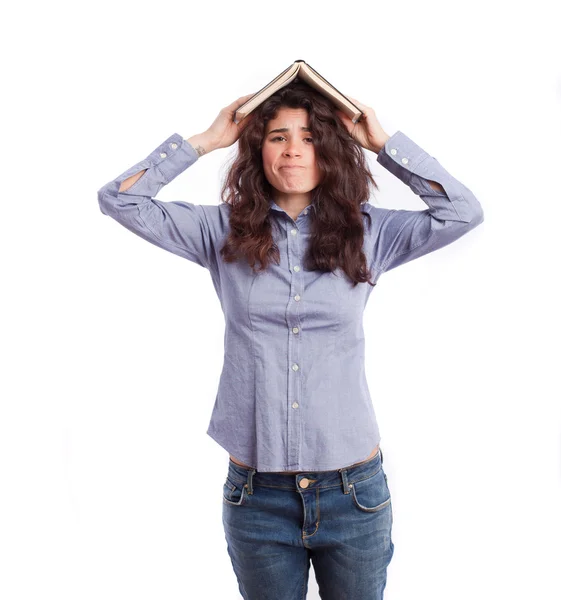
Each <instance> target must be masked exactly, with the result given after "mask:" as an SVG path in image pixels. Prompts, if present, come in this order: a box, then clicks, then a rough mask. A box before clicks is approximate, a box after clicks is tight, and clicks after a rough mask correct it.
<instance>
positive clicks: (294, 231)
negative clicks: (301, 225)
mask: <svg viewBox="0 0 561 600" xmlns="http://www.w3.org/2000/svg"><path fill="white" fill-rule="evenodd" d="M290 233H291V234H292V235H296V234H297V233H298V229H291V230H290Z"/></svg>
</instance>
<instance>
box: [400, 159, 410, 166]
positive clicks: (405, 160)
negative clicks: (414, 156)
mask: <svg viewBox="0 0 561 600" xmlns="http://www.w3.org/2000/svg"><path fill="white" fill-rule="evenodd" d="M401 162H402V163H403V164H404V165H406V164H407V163H408V162H409V159H408V158H402V159H401Z"/></svg>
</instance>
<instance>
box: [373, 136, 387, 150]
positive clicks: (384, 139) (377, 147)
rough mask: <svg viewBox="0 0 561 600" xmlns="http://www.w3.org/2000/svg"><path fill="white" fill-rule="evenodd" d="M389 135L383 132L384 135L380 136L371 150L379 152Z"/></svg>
mask: <svg viewBox="0 0 561 600" xmlns="http://www.w3.org/2000/svg"><path fill="white" fill-rule="evenodd" d="M390 137H391V135H388V134H387V133H386V134H384V137H382V139H381V140H380V141H379V142H378V143H377V144H376V145H375V146H374V148H373V152H376V154H379V153H380V150H381V149H382V148H383V147H384V146H385V145H386V142H387V141H388V140H389V139H390Z"/></svg>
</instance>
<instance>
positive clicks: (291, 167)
mask: <svg viewBox="0 0 561 600" xmlns="http://www.w3.org/2000/svg"><path fill="white" fill-rule="evenodd" d="M303 168H304V167H298V166H296V165H295V166H290V167H281V169H303Z"/></svg>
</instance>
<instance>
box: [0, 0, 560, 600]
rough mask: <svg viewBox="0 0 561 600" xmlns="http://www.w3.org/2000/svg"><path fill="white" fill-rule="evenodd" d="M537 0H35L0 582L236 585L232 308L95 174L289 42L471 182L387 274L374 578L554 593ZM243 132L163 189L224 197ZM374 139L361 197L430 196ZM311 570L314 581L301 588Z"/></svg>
mask: <svg viewBox="0 0 561 600" xmlns="http://www.w3.org/2000/svg"><path fill="white" fill-rule="evenodd" d="M553 8H554V3H552V2H545V1H535V2H532V3H529V4H527V3H511V2H489V1H485V2H481V1H477V2H470V3H468V4H464V5H460V4H458V3H445V2H435V1H434V0H428V1H427V2H422V3H419V2H413V1H403V0H402V1H401V2H392V3H389V2H372V1H371V0H369V1H368V2H366V1H358V2H354V3H347V4H345V3H343V4H332V5H329V4H326V3H325V2H306V3H294V4H292V3H281V4H279V3H270V4H269V3H263V2H244V3H241V4H236V3H227V4H226V3H224V4H220V3H217V2H205V3H196V4H191V3H187V2H159V3H157V4H156V3H154V2H150V3H148V2H121V1H112V2H98V3H95V4H87V5H79V4H76V3H70V2H60V1H55V2H49V3H41V4H40V3H38V2H31V3H27V4H25V5H19V7H18V8H17V9H14V8H11V9H10V11H11V12H9V11H5V13H4V14H5V17H6V18H4V19H3V30H4V31H3V36H2V42H1V44H2V50H3V52H2V56H3V57H4V60H3V69H2V71H3V77H2V79H3V84H4V86H3V88H4V92H3V94H2V103H3V105H4V107H3V110H2V111H1V115H2V117H1V118H2V132H3V136H2V137H3V144H2V153H3V155H4V156H3V160H2V165H3V169H2V182H3V188H4V189H3V194H2V196H3V197H2V234H1V236H0V239H1V244H2V259H3V260H2V279H3V289H4V291H3V293H2V312H1V314H2V335H1V339H2V354H3V357H2V375H1V386H2V389H1V407H0V409H1V414H0V564H1V565H2V568H1V570H2V576H1V578H0V596H1V597H2V598H3V599H4V600H20V599H25V600H28V599H29V600H31V599H33V600H36V599H39V598H41V599H42V598H47V597H52V598H57V599H58V600H67V599H68V600H70V599H72V600H75V599H80V600H99V599H102V598H103V600H117V599H118V600H124V599H128V598H130V599H133V598H134V599H135V600H141V599H156V598H157V599H162V598H165V599H166V600H175V599H180V598H195V597H197V598H232V599H237V598H240V597H241V596H240V595H239V592H238V589H237V581H236V579H235V575H234V573H233V570H232V566H231V563H230V559H229V557H228V554H227V550H226V542H225V538H224V533H223V529H222V522H221V511H222V499H221V493H222V484H223V482H224V478H225V475H226V470H227V464H228V456H227V452H226V451H225V450H224V449H223V448H221V447H220V446H219V445H218V444H216V442H214V441H213V440H212V439H211V438H210V437H209V436H207V435H206V428H207V426H208V422H209V419H210V415H211V410H212V407H213V403H214V399H215V395H216V390H217V385H218V379H219V376H220V372H221V368H222V358H223V333H224V318H223V315H222V312H221V308H220V303H219V301H218V298H217V296H216V294H215V291H214V288H213V286H212V282H211V279H210V275H209V273H208V272H207V271H206V270H205V269H203V268H201V267H200V266H198V265H196V264H194V263H190V262H188V261H186V260H184V259H182V258H179V257H178V256H175V255H173V254H170V253H168V252H166V251H164V250H162V249H160V248H157V247H155V246H152V245H151V244H149V243H147V242H145V241H144V240H142V239H141V238H138V237H136V236H134V235H133V234H131V233H130V232H128V231H127V230H125V229H124V228H122V227H121V226H119V225H118V224H117V223H116V222H114V221H113V220H112V219H110V218H109V217H107V216H104V215H103V214H102V213H101V212H100V210H99V206H98V200H97V196H96V191H97V190H98V189H99V188H100V187H101V186H102V185H104V184H105V183H107V182H108V181H110V180H112V179H113V178H115V177H116V176H117V175H118V174H119V173H121V172H123V171H124V170H125V169H127V168H128V167H129V166H132V165H133V164H135V163H136V162H138V161H140V160H142V159H143V158H145V156H146V155H147V154H148V153H149V152H151V151H152V150H153V149H154V148H156V147H157V146H158V144H160V143H161V142H162V141H164V140H165V139H166V138H167V137H168V136H169V135H171V134H172V133H175V132H177V133H180V134H181V135H182V136H183V137H186V138H187V137H190V136H191V135H194V134H195V133H200V132H202V131H204V130H205V129H206V128H208V127H209V126H210V124H211V123H212V121H213V120H214V118H215V117H216V116H217V114H218V112H219V110H220V109H221V108H222V107H223V106H226V105H227V104H230V103H231V102H232V101H233V100H235V99H236V98H238V97H239V96H242V95H245V94H249V93H252V92H254V91H257V90H258V89H260V88H261V87H263V86H264V85H265V84H266V83H268V82H269V81H270V80H271V79H272V78H273V77H275V76H276V75H277V74H278V73H280V72H281V71H282V70H283V69H285V68H286V67H288V66H289V65H290V64H291V63H292V62H293V61H294V60H296V59H304V60H306V61H307V62H308V63H309V64H311V65H312V66H313V67H314V68H315V69H316V70H318V71H319V72H320V73H321V74H322V75H323V76H324V77H326V79H327V80H328V81H330V82H331V83H333V84H334V85H335V86H336V87H337V88H338V89H339V90H341V91H342V92H343V93H346V94H348V95H350V96H353V97H354V98H356V99H358V100H359V101H360V102H362V103H364V104H366V105H368V106H371V107H373V108H374V109H375V111H376V114H377V116H378V119H379V120H380V122H381V124H382V126H383V127H384V129H385V131H386V132H387V133H388V134H390V135H393V134H394V133H395V132H396V131H398V130H401V131H403V132H404V133H405V134H407V135H408V136H409V137H411V138H412V139H413V140H414V141H415V142H416V143H418V144H419V145H420V146H421V147H422V148H423V149H425V150H426V151H427V152H429V153H430V154H431V155H432V156H434V157H436V158H437V159H438V160H439V162H440V163H441V164H442V165H443V166H444V167H445V168H446V169H447V170H448V171H449V172H450V173H451V174H452V175H454V177H456V178H457V179H459V180H460V181H461V182H463V183H464V184H465V185H466V186H467V187H469V188H470V189H471V190H472V191H473V192H474V193H475V194H476V196H477V198H478V199H479V201H480V202H481V204H482V206H483V209H484V212H485V221H484V223H483V224H482V225H480V226H479V227H477V228H476V229H475V230H474V231H472V232H470V233H468V234H467V235H466V236H465V237H463V238H461V239H460V240H458V241H457V242H455V243H454V244H452V245H450V246H448V247H446V248H444V249H441V250H440V251H437V252H435V253H433V254H430V255H427V256H425V257H422V258H420V259H418V260H415V261H412V262H411V263H408V264H406V265H403V266H402V267H400V268H398V269H396V270H394V271H392V272H390V273H386V274H385V275H383V276H382V278H381V279H380V282H379V284H378V286H377V287H376V288H375V290H374V291H373V293H372V295H371V297H370V302H369V304H368V306H367V309H366V312H365V317H364V324H365V332H366V351H367V377H368V381H369V387H370V391H371V395H372V397H373V402H374V407H375V410H376V414H377V417H378V421H379V426H380V431H381V435H382V441H381V446H382V449H383V452H384V467H385V471H386V473H387V476H388V483H389V485H390V489H391V492H392V498H393V511H394V525H393V541H394V544H395V553H394V557H393V560H392V562H391V564H390V566H389V568H388V581H387V586H386V593H385V598H386V600H410V599H411V598H415V599H417V600H420V599H430V600H440V599H443V600H444V599H445V600H449V599H450V598H454V599H455V600H463V599H470V600H471V599H473V598H478V600H484V599H485V600H487V599H489V600H491V599H492V600H496V599H497V598H509V600H515V599H528V598H539V599H540V600H553V599H557V598H559V597H560V594H561V584H560V582H559V577H558V570H557V569H558V567H559V562H560V558H561V553H560V545H561V544H560V540H561V527H560V514H561V512H560V511H559V507H560V506H561V485H560V484H561V477H560V472H561V444H560V435H559V426H560V422H561V419H560V417H561V407H560V397H561V394H560V384H559V374H558V371H557V369H558V368H559V364H560V360H559V358H560V356H559V335H560V333H561V332H560V320H559V305H560V300H561V298H560V294H559V285H558V281H557V280H558V274H559V259H560V258H561V256H560V254H561V253H560V251H559V239H560V236H559V231H558V228H559V218H560V212H561V211H560V200H561V198H560V194H559V187H558V177H559V165H560V158H561V157H560V144H559V139H560V134H561V111H560V108H561V72H560V71H561V69H560V66H559V56H561V49H560V47H559V42H558V41H556V40H559V36H558V32H557V30H556V28H555V26H556V23H557V24H558V22H556V20H555V19H554V18H553V17H554V15H553ZM234 150H235V147H232V148H229V149H222V150H218V151H216V152H213V153H212V154H209V155H207V156H205V157H202V158H201V160H199V161H198V162H197V163H196V164H195V165H194V166H193V168H192V169H189V170H188V171H187V172H185V173H183V174H182V175H181V176H179V177H178V178H177V179H176V180H174V181H173V182H172V183H170V184H169V185H168V186H166V187H165V188H164V189H162V190H161V192H160V194H159V195H158V198H159V199H162V200H188V201H191V202H194V203H201V204H212V203H216V204H218V203H219V202H220V198H219V188H220V185H221V179H222V177H223V176H224V168H223V165H224V163H225V162H226V160H227V159H228V158H229V157H230V156H231V154H232V152H233V151H234ZM367 154H369V161H370V164H371V166H372V171H373V174H374V176H375V178H376V180H377V182H378V184H379V185H380V191H379V192H377V196H376V199H375V200H373V201H374V202H375V203H376V204H377V205H379V206H384V207H392V208H394V207H395V208H409V209H419V210H422V209H423V208H425V205H424V203H423V202H422V200H421V199H420V198H419V197H417V196H416V195H415V194H414V193H413V192H412V191H411V190H410V189H409V188H408V187H407V186H406V185H404V184H403V183H401V182H400V181H399V180H397V178H395V177H394V176H393V175H391V173H389V172H388V171H386V170H385V169H384V168H383V167H382V166H381V165H379V164H377V163H376V155H375V154H372V153H368V152H367ZM318 597H319V596H318V591H317V584H316V582H315V578H314V575H313V570H312V571H311V572H310V583H309V594H308V598H310V599H314V598H318Z"/></svg>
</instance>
